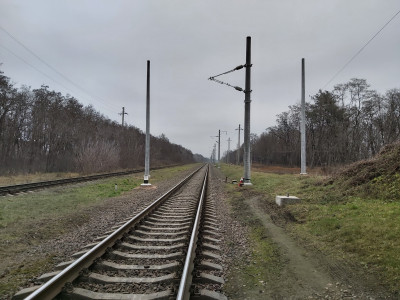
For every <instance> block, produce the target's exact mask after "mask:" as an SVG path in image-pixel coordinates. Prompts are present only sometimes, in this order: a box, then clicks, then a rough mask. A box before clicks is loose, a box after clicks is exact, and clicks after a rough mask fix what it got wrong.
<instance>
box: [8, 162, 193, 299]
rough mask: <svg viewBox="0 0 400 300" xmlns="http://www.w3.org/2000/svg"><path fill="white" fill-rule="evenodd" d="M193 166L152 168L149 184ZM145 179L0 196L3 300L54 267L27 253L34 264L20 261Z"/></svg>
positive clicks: (46, 259) (49, 260) (109, 180)
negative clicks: (38, 246) (100, 206)
mask: <svg viewBox="0 0 400 300" xmlns="http://www.w3.org/2000/svg"><path fill="white" fill-rule="evenodd" d="M193 167H194V165H193V164H192V165H185V166H178V167H173V168H166V169H160V170H154V171H152V172H151V175H152V177H151V183H152V184H155V185H156V184H157V183H158V182H162V181H163V180H166V179H168V178H171V177H174V176H178V175H179V174H180V173H181V172H182V171H185V170H188V169H190V168H193ZM142 182H143V174H140V173H138V174H132V175H127V176H123V177H113V178H107V179H102V180H98V181H91V182H86V183H81V184H77V185H66V186H60V187H55V188H51V189H44V190H38V191H35V192H33V193H26V194H21V195H17V196H4V197H0V244H1V245H2V246H1V247H0V257H1V261H0V299H6V297H7V296H9V295H10V293H13V292H15V289H16V288H18V287H19V286H21V285H22V284H24V282H26V280H27V279H29V278H33V277H35V276H37V275H38V274H39V273H38V270H42V269H43V268H44V267H45V266H46V265H49V264H50V263H51V265H53V263H52V256H51V255H49V256H48V257H42V256H41V255H40V253H31V254H28V255H27V256H29V255H31V256H34V257H35V259H36V261H35V262H32V261H31V260H30V259H31V258H27V259H21V257H24V253H25V252H26V251H27V250H28V249H29V248H31V247H32V246H35V245H39V244H40V243H42V242H44V241H46V240H49V239H52V238H56V237H58V236H61V235H62V234H63V233H66V232H68V231H70V230H73V229H74V228H76V226H79V225H81V224H83V223H85V222H86V221H87V220H88V218H89V216H87V215H86V214H85V213H84V212H82V211H85V208H90V207H95V206H97V205H101V204H102V203H103V202H104V200H105V199H108V198H112V197H116V196H119V195H121V194H123V193H124V192H126V191H130V190H132V189H133V188H135V187H137V186H139V185H140V184H141V183H142ZM115 185H117V186H118V188H117V189H115ZM71 224H73V226H71ZM25 256H26V255H25Z"/></svg>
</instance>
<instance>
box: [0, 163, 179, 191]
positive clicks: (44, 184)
mask: <svg viewBox="0 0 400 300" xmlns="http://www.w3.org/2000/svg"><path fill="white" fill-rule="evenodd" d="M167 167H172V166H167ZM162 168H165V167H159V168H153V170H157V169H162ZM140 172H144V169H138V170H129V171H121V172H113V173H104V174H97V175H90V176H82V177H73V178H64V179H57V180H50V181H40V182H32V183H25V184H16V185H9V186H0V196H3V195H8V194H11V195H14V194H17V193H21V192H27V191H32V190H36V189H42V188H48V187H53V186H57V185H63V184H71V183H79V182H84V181H92V180H98V179H103V178H108V177H115V176H123V175H129V174H134V173H140Z"/></svg>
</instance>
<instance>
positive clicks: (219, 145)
mask: <svg viewBox="0 0 400 300" xmlns="http://www.w3.org/2000/svg"><path fill="white" fill-rule="evenodd" d="M220 151H221V130H218V168H219V167H220Z"/></svg>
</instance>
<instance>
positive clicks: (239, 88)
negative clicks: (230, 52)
mask: <svg viewBox="0 0 400 300" xmlns="http://www.w3.org/2000/svg"><path fill="white" fill-rule="evenodd" d="M245 67H246V65H240V66H237V67H236V68H234V69H232V70H229V71H226V72H224V73H221V74H218V75H215V76H211V77H210V78H208V80H211V81H215V82H217V83H220V84H224V85H227V86H230V87H233V88H234V89H235V90H237V91H239V92H245V91H244V90H243V89H242V88H241V87H239V86H233V85H231V84H229V83H227V82H223V81H221V80H218V79H215V77H218V76H221V75H225V74H229V73H232V72H234V71H238V70H240V69H243V68H245ZM250 67H251V65H250Z"/></svg>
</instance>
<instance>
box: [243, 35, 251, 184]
mask: <svg viewBox="0 0 400 300" xmlns="http://www.w3.org/2000/svg"><path fill="white" fill-rule="evenodd" d="M251 66H252V65H251V37H250V36H248V37H247V38H246V80H245V91H244V93H245V98H244V155H243V161H244V176H243V177H244V178H243V181H244V182H243V183H244V185H251V184H252V183H251V174H250V169H251V161H250V103H251V100H250V93H251V72H250V71H251Z"/></svg>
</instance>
